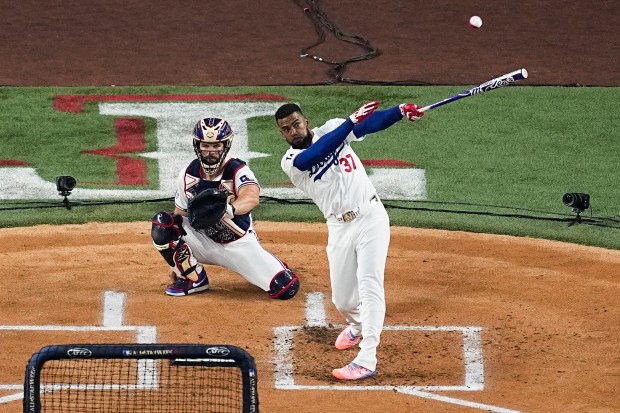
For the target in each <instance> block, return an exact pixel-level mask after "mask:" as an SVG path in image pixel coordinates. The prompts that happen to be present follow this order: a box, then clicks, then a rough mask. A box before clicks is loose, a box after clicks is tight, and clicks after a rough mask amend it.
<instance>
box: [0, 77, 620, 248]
mask: <svg viewBox="0 0 620 413" xmlns="http://www.w3.org/2000/svg"><path fill="white" fill-rule="evenodd" d="M465 88H467V86H462V87H458V86H455V87H453V86H441V87H361V86H360V87H358V86H316V87H235V88H228V87H212V88H206V87H117V88H14V87H4V88H0V112H1V113H2V119H1V120H0V137H1V142H2V145H0V160H2V159H12V160H22V161H27V162H29V163H30V164H31V165H32V166H33V167H34V168H36V170H37V173H38V174H39V175H40V176H41V177H42V178H43V179H45V180H48V181H52V182H53V181H54V180H55V177H56V176H58V175H73V176H75V177H76V178H77V180H78V183H79V184H80V185H81V186H88V184H83V183H84V182H110V181H113V180H114V176H115V175H114V165H113V161H111V160H110V159H105V158H101V157H94V156H92V155H88V154H84V153H83V152H82V151H83V150H85V149H93V148H103V147H106V146H110V145H113V144H114V142H115V135H114V125H113V122H114V119H113V117H109V116H102V115H100V114H98V111H97V106H96V104H94V103H93V104H87V106H86V111H85V113H83V114H79V115H76V114H70V113H63V112H59V111H56V110H54V108H53V97H54V96H55V95H56V94H138V93H139V94H144V93H151V94H166V93H175V94H179V93H190V94H196V93H272V94H278V95H283V96H287V97H289V98H290V99H291V100H292V101H296V102H299V103H300V104H301V106H302V108H303V110H304V112H305V114H306V116H308V117H309V118H310V120H311V122H312V124H314V125H320V124H321V123H322V122H324V121H326V120H327V119H329V118H331V117H346V116H348V115H349V114H350V113H351V112H352V111H354V110H355V109H356V108H357V107H358V106H359V105H360V104H361V103H363V102H365V101H367V100H370V99H378V100H380V101H381V108H387V107H389V106H391V105H395V104H398V103H401V102H404V101H411V102H414V103H419V104H421V105H425V104H428V103H432V102H435V101H438V100H442V99H444V98H446V97H448V96H451V95H453V94H455V93H458V92H460V91H462V90H463V89H465ZM619 102H620V89H619V88H597V87H593V88H565V87H514V86H513V87H507V88H502V89H499V90H496V91H493V92H489V93H484V94H480V95H477V96H474V97H470V98H466V99H463V100H461V101H458V102H454V103H452V104H449V105H445V106H443V107H441V108H438V109H435V110H432V111H430V112H428V113H427V115H426V116H425V118H424V119H423V120H422V121H420V122H415V123H413V124H412V123H409V122H406V121H404V122H400V123H398V124H396V125H394V126H393V127H392V128H390V129H388V130H386V131H382V132H380V133H378V134H375V135H374V136H369V137H367V139H366V140H365V141H364V142H362V143H358V144H355V146H354V147H355V150H356V152H357V153H358V154H359V155H360V157H361V158H363V159H364V158H365V159H398V160H402V161H407V162H412V163H414V164H416V165H417V166H418V167H420V168H424V169H425V170H426V177H427V190H428V201H430V202H404V201H399V202H391V201H388V202H386V204H388V205H392V206H399V207H403V208H413V209H396V208H390V209H389V212H390V216H391V218H392V223H393V224H394V225H404V226H412V227H424V228H443V229H452V230H466V231H474V232H487V233H498V234H510V235H517V236H527V237H538V238H548V239H555V240H562V241H567V242H574V243H580V244H587V245H596V246H602V247H606V248H613V249H620V206H619V205H618V201H619V200H620V185H619V184H618V182H620V172H619V167H618V166H619V163H620V162H619V160H620V140H619V136H618V131H619V130H620V128H619V126H620V103H619ZM146 125H147V140H148V143H147V145H148V148H147V151H152V150H155V149H156V138H155V133H156V127H157V125H156V124H155V121H154V120H147V122H146ZM248 131H249V137H250V142H249V144H250V149H251V150H253V151H259V152H264V153H269V154H272V156H270V157H266V158H257V159H254V160H252V165H251V166H252V169H253V170H254V171H255V173H256V174H257V176H258V178H259V181H260V182H261V184H262V185H263V186H264V187H268V186H272V185H278V184H281V183H282V182H286V181H288V179H287V177H286V175H285V174H284V173H283V172H282V171H281V169H280V167H279V162H280V157H281V156H282V154H283V153H284V151H285V150H286V149H287V145H286V142H285V141H284V140H283V139H282V137H281V136H280V135H279V133H278V132H277V130H276V128H275V125H274V120H273V118H272V117H271V116H265V117H259V118H253V119H251V120H250V121H249V122H248ZM188 133H189V131H188ZM188 151H191V147H190V143H189V141H188ZM233 152H234V146H233ZM147 162H148V173H149V175H148V177H149V185H148V188H151V189H152V188H157V187H158V182H157V163H156V162H155V161H153V160H149V161H147ZM89 187H93V188H95V187H98V186H97V185H96V184H91V185H90V186H89ZM99 187H101V185H99ZM566 192H587V193H589V194H590V195H591V209H589V210H587V211H585V212H584V214H583V216H584V218H589V217H591V216H592V217H593V218H597V219H598V218H600V217H608V218H610V219H607V220H598V223H599V224H603V225H607V227H605V226H596V225H592V224H593V222H584V223H583V224H581V225H572V226H568V220H569V219H570V218H571V217H572V216H573V215H572V212H571V211H570V210H569V209H568V208H567V207H565V206H564V205H563V204H562V202H561V199H562V195H563V194H564V193H566ZM170 196H171V197H172V196H173V194H170ZM28 202H30V201H21V202H17V203H15V201H0V208H2V210H1V211H0V226H4V227H6V226H21V225H34V224H39V223H53V224H62V223H69V222H76V223H78V222H88V221H115V220H119V221H131V220H149V219H150V218H151V216H152V215H153V214H154V213H155V212H156V211H157V210H159V209H162V208H170V207H171V206H172V202H171V201H170V202H161V203H137V204H123V205H109V206H75V207H74V208H73V209H71V210H66V209H65V208H62V207H61V208H51V209H20V210H17V211H14V210H11V208H19V207H23V206H27V205H28V204H27V203H28ZM47 202H48V203H49V202H50V201H49V200H47ZM51 202H55V203H56V204H60V198H59V199H58V200H57V201H56V200H52V201H51ZM454 203H469V204H475V205H455V204H454ZM427 209H430V210H427ZM446 209H447V210H450V211H452V212H445V211H441V210H446ZM467 212H470V213H467ZM480 212H485V213H489V214H496V215H495V216H492V215H488V216H487V215H476V214H474V213H480ZM497 214H523V215H531V216H536V217H553V218H564V219H566V221H545V220H538V219H531V218H515V217H507V216H497ZM253 215H254V217H255V219H257V220H274V221H309V222H313V221H321V220H322V218H321V215H320V213H319V211H318V209H317V208H316V207H315V206H314V205H297V206H291V205H280V204H276V203H272V202H266V203H264V204H263V205H261V206H259V207H258V208H257V209H256V210H255V212H254V214H253Z"/></svg>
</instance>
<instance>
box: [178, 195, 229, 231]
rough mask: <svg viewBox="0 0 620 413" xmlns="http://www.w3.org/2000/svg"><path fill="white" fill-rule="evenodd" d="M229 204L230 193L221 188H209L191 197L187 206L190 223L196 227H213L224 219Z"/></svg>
mask: <svg viewBox="0 0 620 413" xmlns="http://www.w3.org/2000/svg"><path fill="white" fill-rule="evenodd" d="M227 205H228V194H227V193H226V191H222V190H220V189H214V188H207V189H205V190H204V191H202V192H200V193H199V194H198V195H196V196H195V197H193V198H192V199H190V201H189V205H188V206H187V215H188V219H189V224H190V225H191V226H192V227H193V228H194V229H205V228H208V227H211V226H213V225H215V224H217V223H218V222H220V220H221V219H222V217H223V216H224V214H225V213H226V207H227Z"/></svg>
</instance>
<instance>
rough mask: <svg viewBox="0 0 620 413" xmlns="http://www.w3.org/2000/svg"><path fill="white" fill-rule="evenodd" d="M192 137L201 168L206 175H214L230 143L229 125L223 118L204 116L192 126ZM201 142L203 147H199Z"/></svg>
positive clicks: (231, 133) (231, 136)
mask: <svg viewBox="0 0 620 413" xmlns="http://www.w3.org/2000/svg"><path fill="white" fill-rule="evenodd" d="M193 137H194V152H195V153H196V156H197V157H198V160H200V164H201V165H202V169H203V170H204V171H205V172H206V173H207V174H208V175H214V174H215V173H216V172H217V171H218V169H219V168H220V166H222V162H224V159H226V155H227V154H228V151H230V147H231V145H232V138H233V131H232V129H231V127H230V125H229V124H228V122H226V121H225V120H223V119H219V118H204V119H201V120H200V121H198V123H196V126H194V133H193ZM202 142H204V143H203V146H204V148H201V143H202ZM207 144H211V145H207ZM215 144H221V145H215ZM205 149H206V150H205Z"/></svg>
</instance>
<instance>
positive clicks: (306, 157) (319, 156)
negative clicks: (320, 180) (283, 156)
mask: <svg viewBox="0 0 620 413" xmlns="http://www.w3.org/2000/svg"><path fill="white" fill-rule="evenodd" d="M353 126H354V125H353V122H351V119H348V118H347V119H346V120H345V121H344V122H342V124H341V125H340V126H338V127H337V128H336V129H334V130H333V131H331V132H329V133H326V134H325V135H323V136H322V137H321V139H319V140H318V141H316V142H315V143H313V144H312V145H310V147H309V148H308V149H305V150H303V151H302V152H301V153H300V154H299V155H297V157H296V158H295V159H294V160H293V166H294V167H295V168H297V169H299V170H302V171H307V170H309V169H310V168H312V166H313V165H316V164H318V163H319V162H321V161H322V160H323V159H325V158H326V157H327V155H329V154H330V153H331V152H333V151H335V150H336V148H338V147H339V146H340V145H341V144H342V142H344V141H345V139H346V138H347V136H348V135H349V133H351V130H353Z"/></svg>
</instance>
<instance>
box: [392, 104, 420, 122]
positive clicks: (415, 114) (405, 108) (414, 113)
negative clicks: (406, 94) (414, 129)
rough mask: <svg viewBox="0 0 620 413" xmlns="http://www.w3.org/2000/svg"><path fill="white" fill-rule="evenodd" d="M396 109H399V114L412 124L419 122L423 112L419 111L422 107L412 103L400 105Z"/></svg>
mask: <svg viewBox="0 0 620 413" xmlns="http://www.w3.org/2000/svg"><path fill="white" fill-rule="evenodd" d="M398 107H399V108H400V113H401V114H402V115H403V116H404V117H406V118H407V119H409V120H410V121H412V122H413V121H414V120H420V119H422V116H424V112H420V111H419V110H420V109H421V108H422V107H421V106H418V105H414V104H413V103H402V104H400V105H399V106H398Z"/></svg>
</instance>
